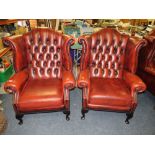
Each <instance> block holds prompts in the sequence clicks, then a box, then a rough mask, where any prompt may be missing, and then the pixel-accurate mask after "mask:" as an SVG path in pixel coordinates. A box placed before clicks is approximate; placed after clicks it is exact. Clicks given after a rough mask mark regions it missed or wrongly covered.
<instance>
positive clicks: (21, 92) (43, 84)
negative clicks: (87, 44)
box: [4, 28, 75, 115]
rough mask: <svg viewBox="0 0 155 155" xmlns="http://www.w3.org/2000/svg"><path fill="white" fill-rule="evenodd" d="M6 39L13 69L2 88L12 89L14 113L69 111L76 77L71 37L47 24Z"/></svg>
mask: <svg viewBox="0 0 155 155" xmlns="http://www.w3.org/2000/svg"><path fill="white" fill-rule="evenodd" d="M5 41H7V42H8V43H9V45H10V46H11V48H12V50H13V52H14V59H13V60H14V68H15V71H16V73H15V75H14V76H13V77H11V78H10V80H9V81H7V82H6V83H5V86H4V88H5V90H6V91H8V92H12V93H14V108H15V111H16V114H17V115H20V114H25V113H30V112H38V111H52V110H55V111H58V110H64V111H65V113H66V111H67V112H70V109H69V90H70V89H72V88H74V86H75V80H74V76H73V74H72V61H71V57H70V52H69V49H70V46H71V45H72V44H73V43H74V39H73V38H72V37H69V36H65V35H63V34H61V33H58V32H56V31H54V30H52V29H47V28H46V29H34V30H32V31H30V32H28V33H26V34H24V35H22V36H17V37H11V38H5Z"/></svg>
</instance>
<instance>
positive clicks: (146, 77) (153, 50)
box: [137, 30, 155, 95]
mask: <svg viewBox="0 0 155 155" xmlns="http://www.w3.org/2000/svg"><path fill="white" fill-rule="evenodd" d="M144 38H145V39H146V40H147V42H148V44H147V46H145V47H144V48H142V49H141V50H140V53H139V58H138V60H139V61H138V70H137V74H138V75H139V76H140V77H141V78H142V80H143V81H144V82H145V83H146V85H147V89H148V90H149V91H150V92H151V93H153V94H154V95H155V30H153V31H152V32H151V33H150V34H148V35H147V36H145V37H144Z"/></svg>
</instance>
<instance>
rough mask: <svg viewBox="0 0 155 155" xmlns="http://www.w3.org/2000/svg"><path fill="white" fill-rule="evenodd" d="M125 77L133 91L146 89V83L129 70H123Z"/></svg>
mask: <svg viewBox="0 0 155 155" xmlns="http://www.w3.org/2000/svg"><path fill="white" fill-rule="evenodd" d="M123 79H124V80H125V82H126V84H127V85H128V86H129V87H130V89H131V91H136V92H143V91H145V90H146V85H145V84H144V82H143V81H142V80H141V79H140V78H139V77H138V76H136V75H135V74H132V73H130V72H128V71H123Z"/></svg>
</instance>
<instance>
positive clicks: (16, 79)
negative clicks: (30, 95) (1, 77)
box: [4, 69, 28, 93]
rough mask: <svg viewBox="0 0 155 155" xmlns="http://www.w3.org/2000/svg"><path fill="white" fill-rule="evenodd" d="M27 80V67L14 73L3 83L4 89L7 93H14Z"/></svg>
mask: <svg viewBox="0 0 155 155" xmlns="http://www.w3.org/2000/svg"><path fill="white" fill-rule="evenodd" d="M27 80H28V72H27V69H24V70H22V71H20V72H18V73H15V74H14V75H13V76H12V77H11V78H10V79H9V80H8V81H7V82H6V83H5V84H4V90H5V91H6V92H8V93H16V92H19V91H21V89H22V88H23V86H24V84H25V83H26V81H27Z"/></svg>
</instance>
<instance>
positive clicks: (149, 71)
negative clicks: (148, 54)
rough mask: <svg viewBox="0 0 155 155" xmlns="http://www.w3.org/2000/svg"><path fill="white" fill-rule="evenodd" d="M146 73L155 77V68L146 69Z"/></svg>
mask: <svg viewBox="0 0 155 155" xmlns="http://www.w3.org/2000/svg"><path fill="white" fill-rule="evenodd" d="M144 71H145V72H147V73H149V74H151V75H153V76H155V68H151V67H145V68H144Z"/></svg>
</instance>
